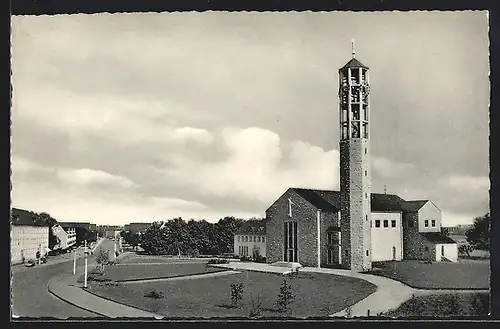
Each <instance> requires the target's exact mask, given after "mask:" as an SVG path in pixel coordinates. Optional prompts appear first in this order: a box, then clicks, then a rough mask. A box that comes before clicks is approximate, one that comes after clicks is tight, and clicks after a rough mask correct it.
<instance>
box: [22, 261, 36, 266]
mask: <svg viewBox="0 0 500 329" xmlns="http://www.w3.org/2000/svg"><path fill="white" fill-rule="evenodd" d="M24 265H25V266H26V267H33V266H35V265H36V262H35V261H34V260H33V259H30V260H29V261H27V262H26V263H25V264H24Z"/></svg>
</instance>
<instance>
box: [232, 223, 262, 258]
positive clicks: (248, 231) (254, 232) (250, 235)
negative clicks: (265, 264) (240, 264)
mask: <svg viewBox="0 0 500 329" xmlns="http://www.w3.org/2000/svg"><path fill="white" fill-rule="evenodd" d="M234 254H235V255H237V256H239V257H249V258H252V259H256V258H258V257H264V258H265V257H266V228H265V226H261V227H250V226H245V225H244V226H243V227H242V228H241V229H239V230H238V231H237V232H236V233H235V234H234Z"/></svg>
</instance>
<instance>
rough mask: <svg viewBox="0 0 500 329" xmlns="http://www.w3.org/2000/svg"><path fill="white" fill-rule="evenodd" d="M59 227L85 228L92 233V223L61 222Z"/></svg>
mask: <svg viewBox="0 0 500 329" xmlns="http://www.w3.org/2000/svg"><path fill="white" fill-rule="evenodd" d="M59 225H61V227H62V228H70V227H72V228H77V227H79V228H83V229H86V230H88V231H91V230H92V229H91V225H92V224H90V223H88V222H59Z"/></svg>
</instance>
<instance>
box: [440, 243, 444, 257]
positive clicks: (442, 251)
mask: <svg viewBox="0 0 500 329" xmlns="http://www.w3.org/2000/svg"><path fill="white" fill-rule="evenodd" d="M441 256H444V246H443V245H441Z"/></svg>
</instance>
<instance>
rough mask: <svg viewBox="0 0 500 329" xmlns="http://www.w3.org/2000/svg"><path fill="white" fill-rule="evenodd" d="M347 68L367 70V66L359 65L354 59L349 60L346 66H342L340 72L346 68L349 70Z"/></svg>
mask: <svg viewBox="0 0 500 329" xmlns="http://www.w3.org/2000/svg"><path fill="white" fill-rule="evenodd" d="M349 67H351V68H358V67H362V68H365V69H367V68H368V66H366V65H364V64H363V63H361V62H360V61H358V60H357V59H356V58H353V59H351V60H350V61H349V62H347V64H346V65H344V66H343V67H342V68H341V70H343V69H346V68H349Z"/></svg>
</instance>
